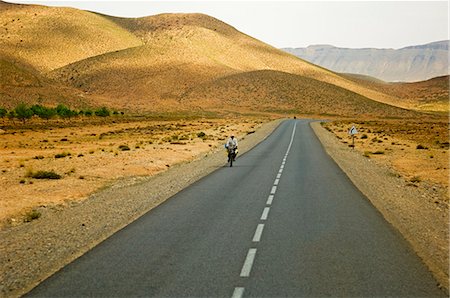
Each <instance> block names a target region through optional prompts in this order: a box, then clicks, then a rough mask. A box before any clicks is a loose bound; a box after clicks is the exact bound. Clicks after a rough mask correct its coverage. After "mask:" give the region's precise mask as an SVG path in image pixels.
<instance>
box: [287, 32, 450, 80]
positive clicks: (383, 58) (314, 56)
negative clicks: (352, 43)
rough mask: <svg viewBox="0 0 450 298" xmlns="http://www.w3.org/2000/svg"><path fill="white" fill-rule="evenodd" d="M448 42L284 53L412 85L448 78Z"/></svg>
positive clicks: (343, 70)
mask: <svg viewBox="0 0 450 298" xmlns="http://www.w3.org/2000/svg"><path fill="white" fill-rule="evenodd" d="M448 46H449V41H448V40H444V41H438V42H432V43H428V44H425V45H417V46H409V47H405V48H401V49H396V50H395V49H375V48H366V49H348V48H338V47H334V46H330V45H313V46H309V47H306V48H286V49H284V50H285V51H286V52H289V53H291V54H294V55H296V56H297V57H299V58H302V59H305V60H307V61H310V62H311V63H314V64H317V65H320V66H322V67H325V68H327V69H330V70H333V71H336V72H339V73H354V74H362V75H368V76H371V77H375V78H378V79H381V80H383V81H386V82H415V81H423V80H428V79H431V78H434V77H438V76H444V75H448V74H449V71H450V68H449V64H448Z"/></svg>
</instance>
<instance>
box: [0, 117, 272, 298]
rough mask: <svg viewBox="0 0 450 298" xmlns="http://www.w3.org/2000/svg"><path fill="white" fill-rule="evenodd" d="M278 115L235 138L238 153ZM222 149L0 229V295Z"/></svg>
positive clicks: (221, 159) (117, 223) (212, 164)
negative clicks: (245, 134) (25, 222)
mask: <svg viewBox="0 0 450 298" xmlns="http://www.w3.org/2000/svg"><path fill="white" fill-rule="evenodd" d="M280 122H281V120H276V121H272V122H269V123H266V124H263V125H262V127H260V128H259V129H258V130H256V132H254V133H252V134H249V135H247V136H245V137H244V138H242V139H241V140H239V150H240V154H241V155H242V154H244V153H245V152H246V151H248V150H250V149H251V148H252V147H254V146H255V145H257V144H258V143H260V142H261V141H262V140H264V139H265V138H266V137H267V136H268V135H269V134H270V133H271V132H272V131H273V130H274V129H275V128H276V127H277V126H278V125H279V124H280ZM225 161H226V156H225V154H224V150H223V149H222V148H219V149H217V150H216V151H214V152H212V153H209V154H207V155H206V156H200V157H199V158H198V159H196V160H194V161H192V162H189V163H181V164H178V165H175V166H173V167H171V168H170V169H169V170H167V171H165V172H163V173H160V174H157V175H155V176H152V177H148V178H142V177H139V178H133V179H124V180H119V181H116V182H115V183H114V184H112V185H109V186H108V187H105V188H104V189H102V190H100V191H97V192H96V193H94V194H92V195H91V196H89V198H88V199H87V200H85V201H82V202H78V203H77V202H73V203H69V205H68V206H67V207H64V208H63V207H61V208H59V209H58V208H41V209H39V211H40V212H41V213H42V216H41V217H40V218H39V219H38V220H34V221H32V222H30V223H27V224H23V225H20V226H16V227H12V228H10V229H6V230H3V231H1V232H0V239H1V241H0V297H18V296H21V295H23V294H24V293H27V292H28V291H30V290H31V289H32V288H33V287H35V286H36V285H37V284H39V283H40V282H41V281H43V280H44V279H46V278H47V277H49V276H50V275H52V274H53V273H55V272H56V271H58V270H59V269H61V268H62V267H64V266H65V265H66V264H68V263H70V262H71V261H73V260H75V259H76V258H78V257H80V256H81V255H83V254H84V253H86V252H87V251H88V250H90V249H92V248H93V247H94V246H96V245H97V244H99V243H100V242H102V241H103V240H105V239H106V238H108V237H109V236H111V235H112V234H114V233H115V232H117V231H118V230H120V229H122V228H123V227H125V226H126V225H128V224H129V223H131V222H132V221H134V220H136V219H137V218H139V217H140V216H142V215H143V214H145V213H146V212H148V211H150V210H151V209H152V208H154V207H156V206H158V205H159V204H161V203H162V202H164V201H165V200H167V199H168V198H170V197H171V196H173V195H174V194H176V193H177V192H179V191H180V190H182V189H184V188H185V187H187V186H189V185H190V184H192V183H194V182H195V181H197V180H199V179H201V178H202V177H204V176H206V175H208V174H210V173H211V172H213V171H214V170H216V169H218V168H220V167H223V166H224V165H225Z"/></svg>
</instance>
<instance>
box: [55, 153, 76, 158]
mask: <svg viewBox="0 0 450 298" xmlns="http://www.w3.org/2000/svg"><path fill="white" fill-rule="evenodd" d="M66 156H72V154H71V153H69V152H62V153H57V154H55V158H64V157H66Z"/></svg>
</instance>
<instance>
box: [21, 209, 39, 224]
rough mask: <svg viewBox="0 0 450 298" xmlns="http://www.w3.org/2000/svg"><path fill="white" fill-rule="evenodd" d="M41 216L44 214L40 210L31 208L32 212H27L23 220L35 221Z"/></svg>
mask: <svg viewBox="0 0 450 298" xmlns="http://www.w3.org/2000/svg"><path fill="white" fill-rule="evenodd" d="M41 216H42V214H41V213H40V212H39V211H37V210H31V211H30V212H27V213H26V214H25V217H24V219H23V221H24V222H31V221H33V220H35V219H38V218H40V217H41Z"/></svg>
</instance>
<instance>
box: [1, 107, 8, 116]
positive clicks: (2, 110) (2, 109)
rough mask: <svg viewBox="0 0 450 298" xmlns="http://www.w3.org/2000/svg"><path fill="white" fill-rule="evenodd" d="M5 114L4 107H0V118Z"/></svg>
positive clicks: (6, 112)
mask: <svg viewBox="0 0 450 298" xmlns="http://www.w3.org/2000/svg"><path fill="white" fill-rule="evenodd" d="M6 115H8V111H7V110H6V109H4V108H0V118H3V117H5V116H6Z"/></svg>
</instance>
